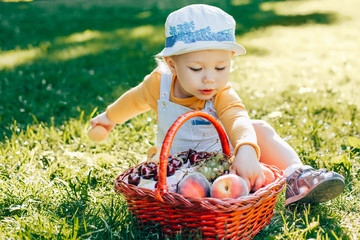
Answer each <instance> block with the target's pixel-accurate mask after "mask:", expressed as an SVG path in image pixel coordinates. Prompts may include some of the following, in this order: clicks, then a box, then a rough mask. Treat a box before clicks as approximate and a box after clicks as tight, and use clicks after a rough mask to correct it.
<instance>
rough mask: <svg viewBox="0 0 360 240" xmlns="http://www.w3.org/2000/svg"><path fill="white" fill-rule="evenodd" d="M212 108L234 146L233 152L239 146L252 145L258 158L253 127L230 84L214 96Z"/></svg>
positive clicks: (258, 153)
mask: <svg viewBox="0 0 360 240" xmlns="http://www.w3.org/2000/svg"><path fill="white" fill-rule="evenodd" d="M214 108H215V110H216V113H217V115H218V117H219V120H220V121H221V123H222V124H223V126H224V128H225V131H226V133H227V135H228V136H229V140H230V142H231V144H232V145H233V147H234V150H235V152H234V154H235V155H236V153H237V150H238V149H239V147H240V146H242V145H245V144H248V145H251V146H253V147H254V149H255V151H256V154H257V157H258V159H260V148H259V146H258V144H257V138H256V133H255V129H254V127H253V126H252V124H251V121H250V117H249V115H248V112H247V110H246V108H245V106H244V105H243V103H242V101H241V99H240V97H239V96H238V94H237V93H236V92H235V91H234V89H233V88H232V87H231V86H230V85H228V86H227V87H226V88H225V89H223V90H221V91H220V92H219V93H218V94H217V95H216V96H215V99H214Z"/></svg>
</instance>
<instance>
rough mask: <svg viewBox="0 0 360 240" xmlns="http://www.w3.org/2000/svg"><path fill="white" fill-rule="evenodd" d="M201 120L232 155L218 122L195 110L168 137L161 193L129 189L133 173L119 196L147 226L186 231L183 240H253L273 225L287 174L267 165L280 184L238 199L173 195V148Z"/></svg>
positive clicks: (120, 184)
mask: <svg viewBox="0 0 360 240" xmlns="http://www.w3.org/2000/svg"><path fill="white" fill-rule="evenodd" d="M196 116H200V117H203V118H205V119H207V120H209V121H210V122H211V123H212V124H213V125H214V127H215V128H216V130H217V132H218V134H219V138H220V141H221V144H222V148H223V153H224V154H226V155H228V156H229V155H230V153H231V152H230V147H229V143H228V139H227V137H226V134H225V131H224V130H223V128H222V126H221V125H220V124H219V123H218V122H217V120H216V119H215V118H213V117H212V116H211V115H209V114H207V113H204V112H202V111H190V112H188V113H185V114H183V115H181V116H180V117H179V118H178V119H177V120H176V121H175V122H174V124H173V125H172V126H171V128H170V129H169V131H168V133H167V135H166V136H165V140H164V142H163V145H162V149H161V153H160V166H159V167H160V169H159V181H158V187H157V189H155V191H153V190H150V189H146V188H140V187H137V186H135V185H132V184H128V183H127V182H126V181H124V179H125V177H126V176H127V175H128V174H129V172H130V169H128V170H126V171H125V172H123V173H122V174H120V175H119V176H118V177H117V178H116V180H115V191H116V192H117V193H118V194H122V195H123V196H124V197H125V199H126V202H127V205H128V207H129V210H130V211H132V213H133V215H134V216H135V217H136V218H137V219H138V220H139V221H140V222H141V223H143V224H150V225H154V224H159V225H160V226H161V227H162V229H163V232H164V233H165V234H166V235H170V234H172V235H173V236H174V235H175V234H177V233H180V232H183V236H187V235H186V232H188V231H190V232H191V231H196V232H201V236H202V238H203V239H252V238H253V237H254V236H255V235H256V234H257V233H258V232H259V231H260V230H261V229H262V228H264V227H265V226H266V225H267V224H269V223H270V220H271V217H272V216H273V214H274V212H273V209H274V205H275V203H276V199H277V196H278V194H279V193H280V192H281V191H282V190H283V188H284V186H285V178H284V177H283V172H282V171H281V170H279V169H278V168H277V167H275V166H270V165H266V166H267V167H268V168H269V169H270V170H271V171H272V172H273V173H274V175H275V181H274V182H272V183H270V184H268V185H267V186H265V187H262V188H260V189H259V190H258V191H256V192H255V193H253V194H250V195H247V196H243V197H240V198H237V199H230V198H228V199H217V198H211V197H207V198H198V197H193V198H192V197H184V196H182V195H180V194H177V193H173V192H168V191H167V185H166V174H167V171H166V169H167V161H168V156H169V152H170V147H171V143H172V141H173V139H174V136H175V134H176V132H177V130H178V129H179V128H180V127H181V125H182V124H183V123H184V122H185V121H187V120H188V119H190V118H192V117H196ZM184 231H185V232H184ZM184 233H185V234H184Z"/></svg>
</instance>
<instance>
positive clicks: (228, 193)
mask: <svg viewBox="0 0 360 240" xmlns="http://www.w3.org/2000/svg"><path fill="white" fill-rule="evenodd" d="M248 194H249V187H248V185H247V183H246V181H245V180H244V179H243V178H242V177H240V176H238V175H236V174H226V175H222V176H220V177H218V178H216V179H215V181H214V183H213V185H212V187H211V196H212V197H214V198H220V199H223V198H238V197H241V196H246V195H248Z"/></svg>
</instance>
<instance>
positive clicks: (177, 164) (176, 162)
mask: <svg viewBox="0 0 360 240" xmlns="http://www.w3.org/2000/svg"><path fill="white" fill-rule="evenodd" d="M169 164H171V165H173V166H174V168H175V169H179V168H180V167H181V166H182V161H181V160H179V159H177V158H173V159H171V160H170V161H169Z"/></svg>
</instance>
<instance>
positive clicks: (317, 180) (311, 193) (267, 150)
mask: <svg viewBox="0 0 360 240" xmlns="http://www.w3.org/2000/svg"><path fill="white" fill-rule="evenodd" d="M252 124H253V126H254V128H255V132H256V134H257V140H258V145H259V147H260V153H261V157H260V162H263V163H266V164H269V165H275V166H277V167H279V168H280V169H282V170H285V176H286V177H287V181H286V182H287V187H286V194H285V198H286V199H285V205H288V204H292V203H296V202H305V203H320V202H325V201H328V200H330V199H333V198H335V197H337V196H338V195H339V194H341V193H342V191H343V190H344V187H345V181H344V177H343V176H341V175H340V174H338V173H335V172H331V171H328V170H326V169H319V170H315V169H313V168H312V167H311V166H304V165H303V164H302V163H301V161H300V159H299V157H298V155H297V154H296V152H295V151H294V149H292V148H291V147H290V145H289V144H288V143H287V142H286V141H285V140H284V139H282V138H281V137H280V136H279V135H278V134H277V133H276V132H275V130H274V129H273V128H272V127H271V126H270V125H269V124H268V123H267V122H265V121H262V120H252Z"/></svg>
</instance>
